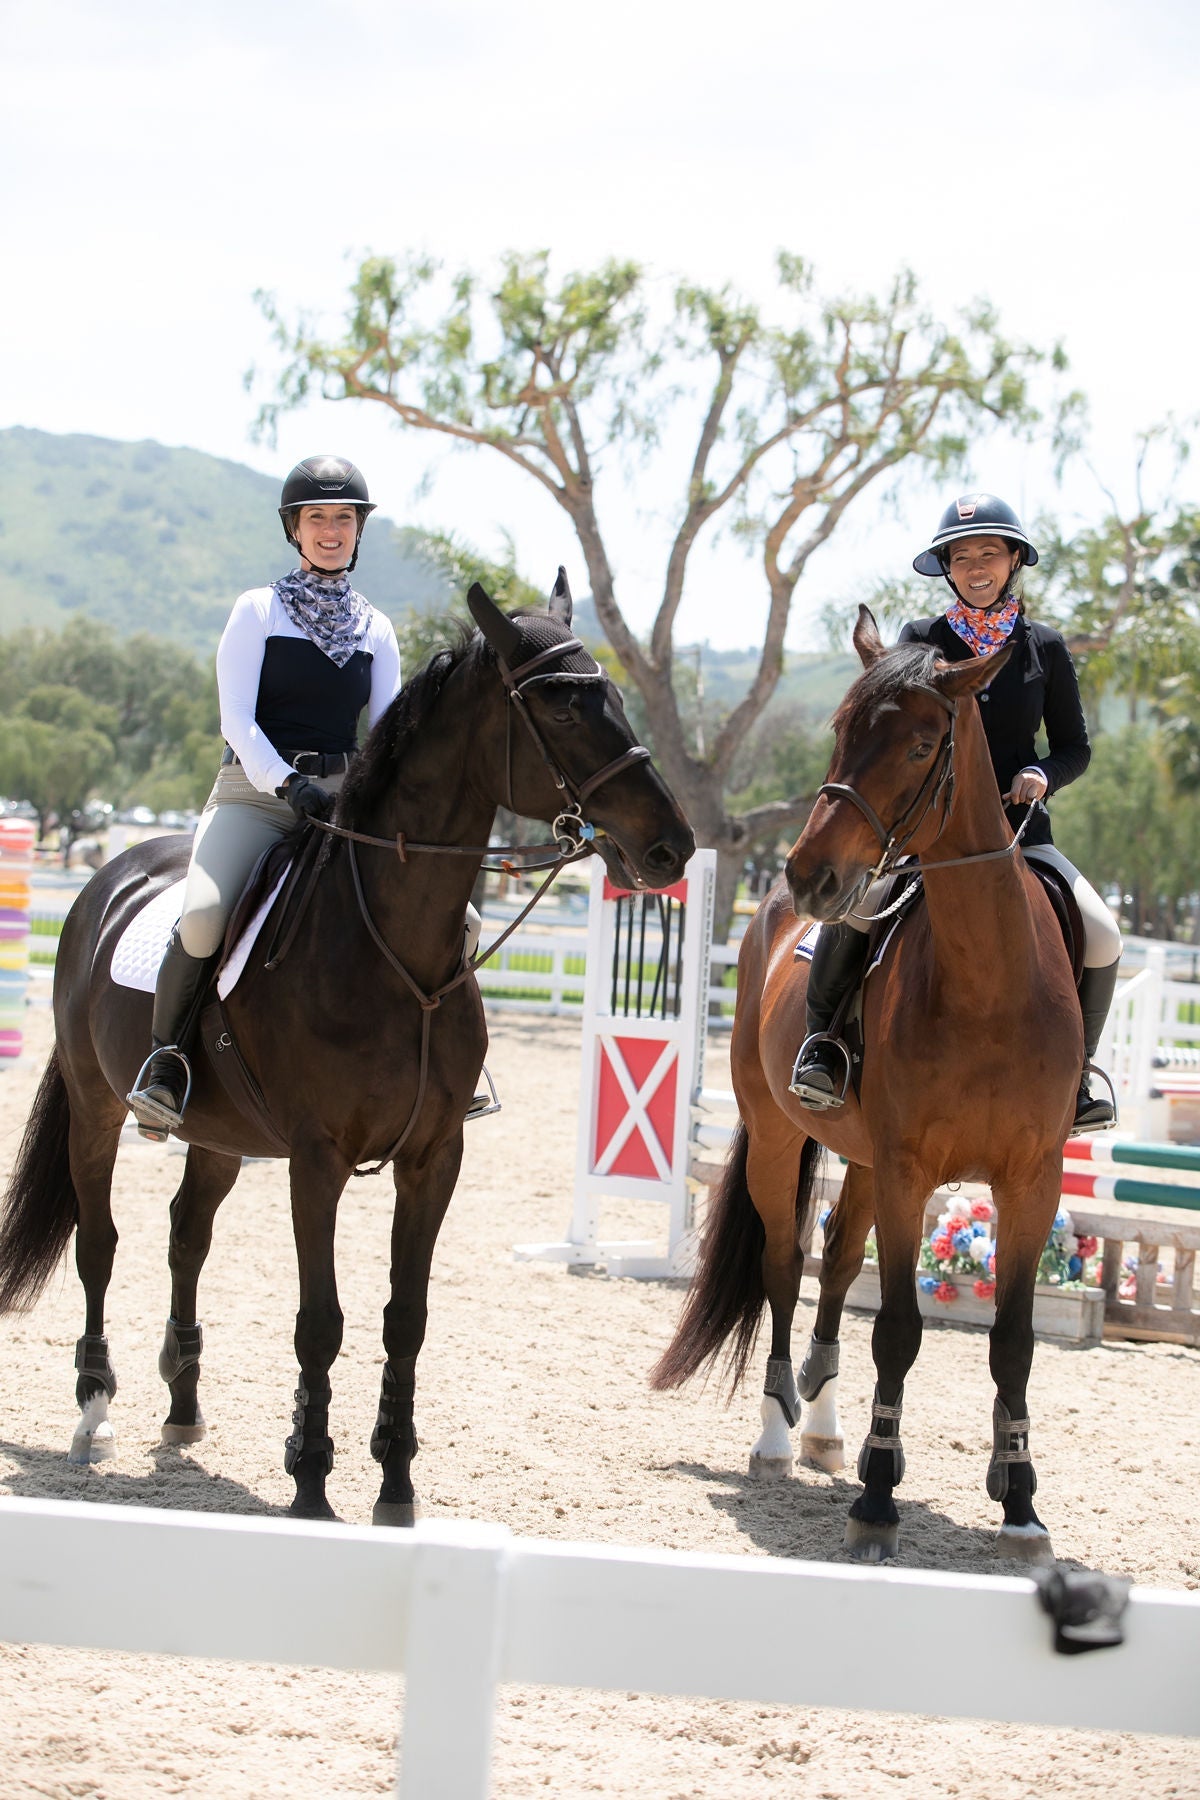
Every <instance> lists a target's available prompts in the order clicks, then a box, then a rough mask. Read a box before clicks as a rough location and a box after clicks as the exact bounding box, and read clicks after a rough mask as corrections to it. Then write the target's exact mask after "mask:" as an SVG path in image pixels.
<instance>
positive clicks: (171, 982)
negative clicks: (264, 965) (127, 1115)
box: [125, 927, 216, 1143]
mask: <svg viewBox="0 0 1200 1800" xmlns="http://www.w3.org/2000/svg"><path fill="white" fill-rule="evenodd" d="M215 960H216V959H215V958H214V957H211V956H189V955H188V953H187V951H186V950H185V949H184V947H183V945H182V944H181V943H180V941H179V930H178V927H176V929H175V930H174V931H173V932H172V933H171V940H170V942H169V943H168V945H167V951H166V955H165V956H164V957H163V959H162V962H161V964H160V965H159V970H158V979H157V981H156V982H155V984H154V1018H153V1021H152V1023H151V1027H150V1045H151V1055H150V1057H149V1059H148V1060H147V1061H146V1063H145V1064H144V1065H143V1066H142V1069H141V1070H140V1072H139V1074H138V1078H137V1081H136V1082H135V1083H134V1087H133V1092H132V1093H130V1094H127V1095H126V1096H125V1100H126V1104H127V1105H128V1107H129V1110H130V1111H131V1112H132V1114H133V1116H134V1118H135V1119H136V1120H137V1122H138V1130H139V1131H140V1132H141V1134H142V1136H143V1137H148V1138H151V1139H153V1140H154V1141H155V1142H156V1143H162V1142H164V1141H165V1139H166V1137H167V1134H168V1133H169V1132H172V1131H174V1130H176V1129H177V1127H178V1126H179V1124H180V1123H181V1121H182V1119H183V1109H184V1107H185V1105H186V1104H187V1097H188V1092H189V1090H190V1088H191V1081H192V1074H191V1069H190V1067H189V1066H188V1051H189V1049H190V1046H191V1041H192V1036H193V1032H194V1029H195V1024H196V1014H197V1012H198V1010H199V1006H200V1000H201V997H202V995H203V993H204V989H205V986H206V984H207V981H208V977H209V975H210V973H211V972H212V967H213V963H214V961H215Z"/></svg>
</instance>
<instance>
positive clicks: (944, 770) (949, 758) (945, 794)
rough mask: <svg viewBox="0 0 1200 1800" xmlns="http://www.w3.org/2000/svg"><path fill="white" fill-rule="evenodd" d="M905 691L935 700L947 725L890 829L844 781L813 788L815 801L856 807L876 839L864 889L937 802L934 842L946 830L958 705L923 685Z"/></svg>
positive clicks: (888, 868)
mask: <svg viewBox="0 0 1200 1800" xmlns="http://www.w3.org/2000/svg"><path fill="white" fill-rule="evenodd" d="M909 691H910V692H916V693H919V694H927V695H928V696H929V698H930V699H931V700H936V701H937V703H938V705H939V706H940V707H941V708H942V710H943V711H944V712H947V713H949V715H950V723H949V725H948V726H947V727H946V734H945V736H944V737H943V739H942V741H941V743H940V744H939V745H938V750H937V755H936V756H935V757H934V759H933V762H932V763H931V764H930V766H929V769H928V771H927V772H926V775H925V779H924V781H923V782H922V783H921V785H920V787H919V788H918V789H917V791H916V793H915V794H914V795H913V798H912V800H911V801H910V802H909V804H908V805H907V806H906V807H905V809H904V811H903V812H902V813H901V815H900V817H899V818H898V819H897V820H896V823H895V824H894V825H893V826H892V827H891V829H890V830H889V829H888V828H887V827H886V826H885V825H884V823H883V821H882V820H881V819H880V817H879V814H878V813H877V812H876V811H875V808H874V807H873V806H872V805H871V803H870V801H869V800H864V799H863V796H862V795H861V794H860V793H859V792H858V791H857V789H855V788H852V787H850V786H849V784H848V783H847V782H844V781H823V782H822V783H821V785H820V787H819V788H818V789H817V798H818V799H820V798H821V796H822V795H823V794H832V795H834V796H835V797H836V798H837V799H839V800H849V801H850V802H851V804H852V805H853V806H857V808H858V810H859V812H860V813H861V814H862V816H863V818H864V819H865V820H866V821H867V824H868V825H869V826H870V827H871V830H872V831H873V832H874V833H875V836H876V837H877V838H878V840H879V848H880V857H879V861H878V862H877V863H876V864H875V867H874V868H873V869H872V870H871V871H870V873H869V874H868V875H867V876H866V877H865V879H864V880H863V882H862V887H863V889H864V890H865V889H866V888H867V887H869V886H870V885H871V883H872V882H873V881H878V880H879V879H880V877H881V876H883V875H890V874H891V872H892V870H893V869H894V868H895V867H896V865H897V863H898V862H899V861H900V858H901V857H902V856H903V855H904V852H905V851H906V850H907V848H908V846H909V845H910V844H911V843H912V841H913V839H914V838H915V837H916V835H917V833H918V831H920V829H921V827H922V825H923V824H924V823H925V820H926V819H927V818H928V816H929V814H930V812H931V811H932V809H933V808H934V807H935V806H936V805H937V803H938V801H939V800H941V803H942V821H941V824H940V825H939V826H938V828H937V831H936V832H935V834H934V843H936V842H937V840H938V838H940V837H941V835H942V832H943V831H944V830H945V829H946V820H947V819H948V818H949V816H950V802H951V800H952V799H953V798H954V721H955V720H956V719H957V717H958V702H957V700H948V699H947V698H946V696H945V694H942V693H939V691H938V690H937V688H934V687H926V686H924V685H923V684H922V685H921V686H919V687H917V688H915V689H910V690H909ZM922 802H923V804H922ZM918 808H920V811H918V810H917V809H918ZM914 814H916V816H915V817H914V816H913V815H914Z"/></svg>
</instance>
